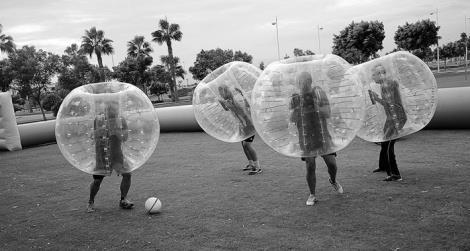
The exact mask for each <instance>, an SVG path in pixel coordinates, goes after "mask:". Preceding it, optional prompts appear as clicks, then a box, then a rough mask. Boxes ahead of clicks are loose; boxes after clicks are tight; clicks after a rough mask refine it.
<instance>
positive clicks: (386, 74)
mask: <svg viewBox="0 0 470 251" xmlns="http://www.w3.org/2000/svg"><path fill="white" fill-rule="evenodd" d="M352 71H353V72H354V74H355V75H357V76H358V78H359V80H360V82H361V84H362V86H363V90H364V96H365V106H366V114H365V118H364V121H363V124H362V127H361V129H360V130H359V132H358V133H357V135H358V136H359V137H360V138H362V139H364V140H367V141H371V142H383V141H388V140H392V139H397V138H400V137H403V136H406V135H409V134H411V133H414V132H417V131H419V130H421V129H422V128H424V127H425V126H426V125H427V124H428V123H429V121H431V119H432V117H433V115H434V112H435V110H436V105H437V84H436V79H435V78H434V75H433V74H432V72H431V70H430V69H429V67H428V66H427V65H426V63H424V62H423V61H421V60H420V59H419V58H418V57H416V56H414V55H413V54H411V53H409V52H404V51H400V52H394V53H391V54H389V55H386V56H383V57H380V58H377V59H374V60H371V61H369V62H366V63H363V64H360V65H357V66H354V67H353V68H352Z"/></svg>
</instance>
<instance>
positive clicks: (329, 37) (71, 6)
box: [0, 0, 470, 69]
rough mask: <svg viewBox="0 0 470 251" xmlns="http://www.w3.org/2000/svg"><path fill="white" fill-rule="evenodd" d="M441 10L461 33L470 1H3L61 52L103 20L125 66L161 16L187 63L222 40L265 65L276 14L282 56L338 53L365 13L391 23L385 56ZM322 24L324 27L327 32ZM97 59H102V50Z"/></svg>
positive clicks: (20, 24)
mask: <svg viewBox="0 0 470 251" xmlns="http://www.w3.org/2000/svg"><path fill="white" fill-rule="evenodd" d="M436 10H438V18H439V25H440V26H441V30H440V31H439V35H440V36H442V39H441V40H440V43H441V44H442V43H447V42H450V41H455V40H457V39H458V38H459V36H460V33H462V32H464V31H465V22H464V20H465V15H467V16H468V17H470V1H469V0H441V1H437V0H413V1H404V0H375V1H373V0H328V1H327V0H322V1H319V0H315V1H314V0H310V1H308V0H290V1H286V0H284V1H282V0H271V1H269V0H237V1H234V0H225V1H224V0H198V1H195V0H185V1H183V0H171V1H168V0H167V1H162V0H153V1H143V0H132V1H128V0H114V1H103V0H55V1H53V0H1V1H0V24H2V25H3V32H4V33H5V34H8V35H11V36H12V37H13V38H14V40H15V43H16V44H17V45H18V46H23V45H34V46H36V48H41V49H44V50H47V51H51V52H54V53H57V54H63V51H64V49H65V48H66V47H67V46H68V45H70V44H72V43H77V44H80V42H81V36H83V35H84V31H85V30H86V29H90V28H91V27H93V26H96V28H97V29H100V30H103V31H104V32H105V36H106V37H107V38H109V39H112V40H113V41H114V42H113V46H114V49H115V53H114V55H113V57H111V56H104V64H105V65H107V66H109V67H112V66H113V60H114V64H115V65H117V64H118V62H120V61H122V60H123V59H124V58H125V56H126V49H127V47H126V44H127V42H128V41H130V40H131V39H132V38H133V37H134V36H135V35H143V36H145V39H146V40H147V41H151V35H150V33H151V32H153V31H155V30H157V29H158V28H157V24H158V20H159V19H161V18H165V17H166V18H167V19H168V21H169V22H171V23H177V24H179V25H180V27H181V31H182V32H183V38H182V40H181V41H180V42H173V50H174V55H176V56H178V57H179V58H180V59H181V61H182V62H183V63H184V64H183V66H184V67H185V69H187V68H188V67H189V66H192V65H193V63H194V61H195V59H196V55H197V53H198V52H200V51H201V49H204V50H210V49H215V48H217V47H219V48H222V49H233V50H241V51H244V52H247V53H249V54H251V55H252V56H253V63H254V64H255V65H257V66H258V65H259V63H260V62H261V61H263V62H264V63H265V64H266V65H267V64H269V63H270V62H272V61H274V60H277V45H276V26H274V25H272V23H273V22H274V21H275V18H276V16H277V18H278V28H279V43H280V54H281V57H282V56H283V55H285V54H288V55H291V56H292V54H293V49H294V48H301V49H303V50H306V49H309V50H312V51H313V52H315V53H319V42H318V37H320V49H321V53H323V54H325V53H331V51H332V49H331V47H332V41H333V34H339V32H340V30H342V29H344V28H345V27H346V26H347V25H348V24H350V23H351V22H352V21H356V22H359V21H361V20H364V21H373V20H378V21H381V22H383V24H384V26H385V35H386V37H385V40H384V43H383V46H384V49H383V50H382V51H380V52H379V54H381V55H383V54H385V53H386V52H388V51H391V50H392V49H394V48H395V47H396V46H395V43H394V41H393V36H394V33H395V31H396V30H397V27H398V26H399V25H404V24H405V22H409V23H414V22H416V21H419V20H422V19H427V18H430V19H431V20H434V21H435V20H436V13H435V12H436ZM432 12H434V14H433V15H430V13H432ZM467 21H468V22H467V23H468V24H467V26H468V29H469V30H470V20H467ZM318 27H322V28H323V29H322V30H320V36H318ZM151 44H152V48H153V49H154V52H153V57H154V64H155V63H160V60H159V58H160V56H161V55H166V54H167V48H166V46H165V45H163V46H159V45H158V44H156V43H154V42H152V43H151ZM2 56H3V57H4V55H2ZM91 62H92V63H96V57H95V56H93V59H92V60H91Z"/></svg>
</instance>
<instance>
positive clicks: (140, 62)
mask: <svg viewBox="0 0 470 251" xmlns="http://www.w3.org/2000/svg"><path fill="white" fill-rule="evenodd" d="M152 62H153V58H152V57H147V56H145V55H140V56H138V57H131V56H128V57H126V59H125V60H124V61H122V62H120V63H119V64H118V65H117V66H116V67H114V68H113V69H114V74H113V76H114V77H115V78H117V79H118V80H119V81H123V82H127V83H131V84H133V85H135V86H139V87H140V88H141V89H142V90H143V91H144V92H145V93H147V84H149V82H150V79H149V72H148V69H149V67H150V65H152Z"/></svg>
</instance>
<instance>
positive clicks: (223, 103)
mask: <svg viewBox="0 0 470 251" xmlns="http://www.w3.org/2000/svg"><path fill="white" fill-rule="evenodd" d="M217 101H219V104H220V105H221V106H222V108H224V110H226V111H228V110H229V109H228V107H227V106H226V105H225V102H226V101H225V100H220V99H219V100H217Z"/></svg>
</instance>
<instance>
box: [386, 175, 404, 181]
mask: <svg viewBox="0 0 470 251" xmlns="http://www.w3.org/2000/svg"><path fill="white" fill-rule="evenodd" d="M401 180H402V178H401V176H400V175H391V176H388V177H387V178H385V179H384V180H383V181H401Z"/></svg>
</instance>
